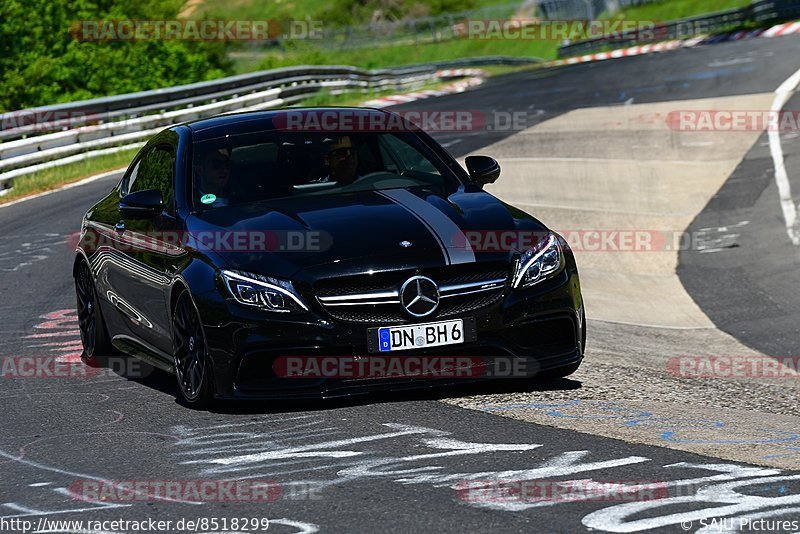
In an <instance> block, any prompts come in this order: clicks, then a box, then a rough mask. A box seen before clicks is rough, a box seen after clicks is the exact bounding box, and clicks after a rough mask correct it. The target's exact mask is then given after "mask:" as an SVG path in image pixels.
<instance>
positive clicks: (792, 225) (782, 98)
mask: <svg viewBox="0 0 800 534" xmlns="http://www.w3.org/2000/svg"><path fill="white" fill-rule="evenodd" d="M798 85H800V70H798V71H797V72H795V73H794V74H793V75H792V76H791V77H790V78H789V79H788V80H786V81H785V82H783V83H782V84H781V86H780V87H778V88H777V89H776V90H775V100H774V101H773V102H772V107H771V108H770V111H771V112H773V113H780V112H781V110H782V109H783V106H785V105H786V103H787V102H788V101H789V99H790V98H791V97H792V95H793V94H794V91H795V89H796V88H797V86H798ZM768 136H769V151H770V154H772V162H773V165H774V166H775V183H776V184H777V186H778V195H779V196H780V200H781V211H783V220H784V222H785V223H786V233H787V234H789V239H791V240H792V243H794V244H795V245H798V246H800V234H798V232H797V231H796V230H797V229H796V224H797V208H796V207H795V205H794V201H793V200H792V188H791V185H790V184H789V175H788V174H787V172H786V165H785V163H784V159H783V147H781V132H780V129H778V128H770V130H769V132H768Z"/></svg>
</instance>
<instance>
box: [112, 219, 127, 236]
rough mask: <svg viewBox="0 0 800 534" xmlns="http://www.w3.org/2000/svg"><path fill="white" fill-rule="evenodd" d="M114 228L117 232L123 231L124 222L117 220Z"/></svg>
mask: <svg viewBox="0 0 800 534" xmlns="http://www.w3.org/2000/svg"><path fill="white" fill-rule="evenodd" d="M114 230H116V231H117V232H119V233H122V232H124V231H125V223H124V222H123V221H120V222H118V223H117V224H115V225H114Z"/></svg>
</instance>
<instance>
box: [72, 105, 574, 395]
mask: <svg viewBox="0 0 800 534" xmlns="http://www.w3.org/2000/svg"><path fill="white" fill-rule="evenodd" d="M310 119H314V120H310ZM466 167H467V171H465V170H464V169H463V168H462V167H461V166H460V165H459V163H458V162H457V161H456V160H455V159H454V158H453V157H452V156H451V155H449V154H448V153H447V152H446V151H445V150H444V149H443V148H442V147H441V146H440V145H439V144H438V143H437V142H436V141H434V140H433V139H432V138H431V137H430V136H429V135H428V134H426V133H425V132H423V131H421V130H420V129H419V128H417V127H416V126H415V125H414V124H411V123H410V122H408V121H407V120H406V119H405V118H402V117H400V116H399V115H397V114H393V113H390V112H387V111H384V110H373V109H364V108H297V109H289V110H276V111H269V112H247V113H237V114H229V115H224V116H218V117H213V118H209V119H203V120H198V121H194V122H190V123H185V124H181V125H176V126H173V127H171V128H168V129H166V130H164V131H162V132H161V133H159V134H157V135H156V136H154V137H153V138H152V139H151V140H150V141H149V142H148V143H147V144H146V145H145V146H144V147H143V148H142V149H141V151H140V152H139V153H138V154H137V155H136V157H135V158H134V160H133V161H132V163H131V164H130V166H129V167H128V169H127V171H126V172H125V173H124V175H123V177H122V179H121V180H120V182H119V184H118V185H117V186H116V187H115V188H114V189H113V190H112V191H111V192H110V193H109V195H108V196H106V197H105V198H103V199H102V200H100V201H99V202H98V203H97V204H95V205H94V206H93V207H92V208H91V209H89V211H88V212H87V213H86V215H85V217H84V219H83V222H82V226H81V235H80V241H79V243H78V247H77V250H76V255H75V262H74V266H73V275H74V278H75V287H76V292H77V306H78V315H79V322H80V330H81V339H82V341H83V347H84V359H85V360H86V361H91V360H96V359H98V358H103V357H106V356H108V355H110V354H118V353H119V351H121V352H122V353H125V354H127V355H132V356H135V357H138V358H140V359H142V360H144V361H146V362H148V363H149V364H151V365H153V366H154V367H157V368H160V369H163V370H165V371H168V372H171V373H173V374H175V375H176V377H177V386H178V387H177V389H178V392H179V399H180V400H181V401H182V402H184V403H185V404H187V405H189V406H194V407H199V406H204V405H207V404H208V402H209V401H211V400H212V399H215V398H232V399H264V398H287V397H330V396H337V395H349V394H354V393H363V392H366V391H371V390H374V389H390V390H395V389H396V390H400V389H405V388H412V387H421V386H425V387H430V386H436V387H439V386H443V385H446V384H453V383H458V382H463V381H465V380H485V379H489V378H495V379H496V378H500V377H505V378H525V379H530V378H531V377H534V376H539V377H541V376H546V377H561V376H566V375H568V374H570V373H572V372H574V371H575V370H576V369H577V368H578V366H579V365H580V363H581V360H582V358H583V352H584V346H585V341H586V327H585V313H584V306H583V300H582V297H581V291H580V283H579V279H578V271H577V268H576V265H575V259H574V256H573V253H572V251H571V250H570V248H569V246H568V245H567V243H566V242H565V241H564V239H563V238H562V237H561V236H559V235H558V234H556V233H554V232H551V231H550V230H548V228H547V227H545V226H544V225H543V224H542V223H541V222H539V221H538V220H536V219H535V218H534V217H532V216H530V215H528V214H526V213H524V212H523V211H521V210H519V209H517V208H515V207H513V206H510V205H508V204H505V203H504V202H501V201H500V200H498V199H497V198H495V197H494V196H492V195H491V194H489V193H488V192H486V191H485V190H484V186H485V185H487V184H490V183H493V182H494V181H495V180H497V178H498V176H499V175H500V167H499V165H498V164H497V162H496V161H495V160H493V159H492V158H490V157H486V156H470V157H467V158H466ZM426 359H427V360H426ZM429 360H430V361H429ZM321 362H322V365H321V364H320V363H321ZM332 362H333V363H332ZM412 362H413V363H414V365H410V363H412ZM437 362H438V363H437ZM459 362H460V363H459ZM464 362H468V365H467V366H466V367H467V368H462V367H463V365H462V364H463V363H464ZM377 363H380V365H377ZM356 364H359V365H356ZM393 364H396V365H393ZM459 366H461V367H459ZM365 369H366V371H365ZM376 369H378V372H375V370H376ZM392 369H394V371H393V372H388V370H392ZM409 369H411V370H409ZM354 370H355V371H354ZM398 370H400V372H397V371H398ZM420 370H422V371H425V372H422V371H420Z"/></svg>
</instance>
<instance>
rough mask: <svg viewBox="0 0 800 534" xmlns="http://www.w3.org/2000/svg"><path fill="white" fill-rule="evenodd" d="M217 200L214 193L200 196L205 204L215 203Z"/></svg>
mask: <svg viewBox="0 0 800 534" xmlns="http://www.w3.org/2000/svg"><path fill="white" fill-rule="evenodd" d="M215 200H217V195H214V194H212V193H209V194H207V195H203V196H202V197H200V202H202V203H203V204H213V203H214V201H215Z"/></svg>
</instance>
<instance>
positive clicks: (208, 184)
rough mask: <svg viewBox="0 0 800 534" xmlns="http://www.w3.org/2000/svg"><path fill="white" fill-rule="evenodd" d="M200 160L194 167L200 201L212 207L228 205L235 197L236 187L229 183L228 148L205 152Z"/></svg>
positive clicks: (229, 161)
mask: <svg viewBox="0 0 800 534" xmlns="http://www.w3.org/2000/svg"><path fill="white" fill-rule="evenodd" d="M201 162H202V163H201V164H200V165H199V166H198V167H196V168H195V179H196V182H197V184H198V186H199V187H198V189H199V190H200V202H202V203H203V204H205V205H212V206H214V207H219V206H228V205H230V204H231V202H232V201H233V200H235V199H236V197H237V191H236V188H235V187H234V186H233V184H232V183H231V157H230V150H228V149H227V148H220V149H216V150H211V151H209V152H206V154H205V155H204V156H203V158H202V160H201Z"/></svg>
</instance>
